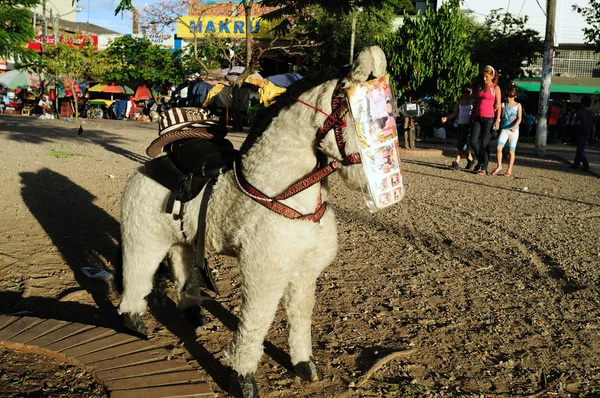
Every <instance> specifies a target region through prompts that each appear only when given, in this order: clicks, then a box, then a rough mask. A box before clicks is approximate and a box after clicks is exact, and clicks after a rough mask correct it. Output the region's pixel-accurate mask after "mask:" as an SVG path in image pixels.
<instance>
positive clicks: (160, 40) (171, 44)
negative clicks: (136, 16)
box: [131, 33, 175, 49]
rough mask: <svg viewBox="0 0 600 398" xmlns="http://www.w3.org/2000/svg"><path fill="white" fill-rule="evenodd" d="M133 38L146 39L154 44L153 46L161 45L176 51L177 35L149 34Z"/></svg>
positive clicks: (134, 35)
mask: <svg viewBox="0 0 600 398" xmlns="http://www.w3.org/2000/svg"><path fill="white" fill-rule="evenodd" d="M131 37H137V38H146V39H148V40H150V42H152V44H156V45H159V46H161V47H164V48H169V49H174V48H175V35H170V34H167V33H148V34H145V35H144V34H133V35H131Z"/></svg>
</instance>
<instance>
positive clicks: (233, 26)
mask: <svg viewBox="0 0 600 398" xmlns="http://www.w3.org/2000/svg"><path fill="white" fill-rule="evenodd" d="M181 19H182V20H183V21H180V22H179V23H178V24H177V36H178V37H181V38H192V37H194V31H195V32H196V35H197V37H206V36H207V35H209V34H215V35H216V36H218V37H230V38H240V39H242V38H245V37H246V30H247V29H249V30H250V33H251V34H252V37H253V38H255V39H272V38H273V36H274V34H273V32H272V31H271V30H272V29H273V27H274V26H276V25H277V23H273V22H267V21H265V20H263V19H261V18H260V17H253V18H252V19H251V20H250V26H249V27H247V26H246V18H244V17H238V18H233V17H221V16H215V17H192V16H187V17H182V18H181Z"/></svg>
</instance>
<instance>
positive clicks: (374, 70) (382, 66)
mask: <svg viewBox="0 0 600 398" xmlns="http://www.w3.org/2000/svg"><path fill="white" fill-rule="evenodd" d="M386 68H387V61H386V59H385V54H384V53H383V50H382V49H381V48H379V47H377V46H371V47H367V48H365V49H364V50H362V51H361V52H360V54H358V57H356V60H355V61H354V64H353V65H352V71H351V72H350V76H349V78H350V80H352V81H357V82H366V81H367V80H369V77H371V76H374V77H383V76H385V74H386Z"/></svg>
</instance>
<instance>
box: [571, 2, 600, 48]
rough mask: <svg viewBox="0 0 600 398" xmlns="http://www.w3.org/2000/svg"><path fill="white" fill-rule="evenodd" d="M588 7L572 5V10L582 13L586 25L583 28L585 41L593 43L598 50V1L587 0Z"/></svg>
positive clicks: (599, 3)
mask: <svg viewBox="0 0 600 398" xmlns="http://www.w3.org/2000/svg"><path fill="white" fill-rule="evenodd" d="M589 1H590V5H589V6H588V7H581V6H578V5H574V6H573V10H575V11H576V12H578V13H579V14H581V15H583V17H584V18H585V22H587V24H588V26H586V27H584V28H583V34H584V36H585V40H586V43H588V44H591V45H593V46H594V47H595V48H596V52H600V1H599V0H589Z"/></svg>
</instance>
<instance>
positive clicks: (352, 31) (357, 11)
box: [350, 7, 363, 65]
mask: <svg viewBox="0 0 600 398" xmlns="http://www.w3.org/2000/svg"><path fill="white" fill-rule="evenodd" d="M362 10H363V8H362V7H358V8H357V9H355V10H353V11H352V29H351V33H350V65H352V63H353V62H354V37H355V36H356V19H357V18H358V13H359V12H362Z"/></svg>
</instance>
